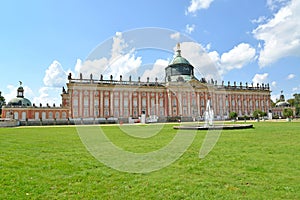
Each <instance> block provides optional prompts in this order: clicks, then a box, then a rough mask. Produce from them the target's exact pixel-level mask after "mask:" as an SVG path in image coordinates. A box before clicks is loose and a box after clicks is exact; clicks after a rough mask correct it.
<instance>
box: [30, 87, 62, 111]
mask: <svg viewBox="0 0 300 200" xmlns="http://www.w3.org/2000/svg"><path fill="white" fill-rule="evenodd" d="M60 93H61V88H54V87H41V88H40V89H39V93H38V96H34V97H33V98H31V99H32V103H35V105H36V106H39V105H40V104H42V105H43V106H46V104H47V103H48V104H49V106H53V104H54V103H55V106H59V105H60V104H61V98H60Z"/></svg>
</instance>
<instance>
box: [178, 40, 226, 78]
mask: <svg viewBox="0 0 300 200" xmlns="http://www.w3.org/2000/svg"><path fill="white" fill-rule="evenodd" d="M180 46H181V54H182V56H183V57H184V58H186V59H187V60H188V61H189V62H190V64H191V65H193V66H194V73H195V76H196V77H197V78H198V79H200V78H202V77H204V78H206V79H207V80H210V79H211V78H213V79H215V80H221V76H220V73H219V71H218V66H217V65H216V62H215V60H213V59H212V57H211V53H206V52H205V48H204V47H203V46H202V45H200V44H198V43H195V42H182V43H181V44H180ZM175 50H176V47H174V51H175Z"/></svg>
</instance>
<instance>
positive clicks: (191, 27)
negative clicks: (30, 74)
mask: <svg viewBox="0 0 300 200" xmlns="http://www.w3.org/2000/svg"><path fill="white" fill-rule="evenodd" d="M195 27H196V25H195V24H192V25H189V24H187V25H186V26H185V32H187V33H188V34H191V33H192V32H193V31H194V30H195Z"/></svg>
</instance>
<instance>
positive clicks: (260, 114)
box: [252, 110, 263, 119]
mask: <svg viewBox="0 0 300 200" xmlns="http://www.w3.org/2000/svg"><path fill="white" fill-rule="evenodd" d="M252 116H253V117H254V118H255V119H258V118H259V117H263V112H262V111H261V110H255V111H254V112H253V114H252Z"/></svg>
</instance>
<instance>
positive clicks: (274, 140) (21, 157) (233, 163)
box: [0, 121, 300, 199]
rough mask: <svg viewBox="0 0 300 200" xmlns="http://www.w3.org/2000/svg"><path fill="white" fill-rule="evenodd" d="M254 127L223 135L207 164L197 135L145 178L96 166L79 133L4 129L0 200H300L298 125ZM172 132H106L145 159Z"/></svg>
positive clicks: (109, 128) (61, 129)
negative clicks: (145, 136) (142, 135)
mask: <svg viewBox="0 0 300 200" xmlns="http://www.w3.org/2000/svg"><path fill="white" fill-rule="evenodd" d="M253 124H254V127H255V128H253V129H245V130H226V131H225V130H224V131H223V132H222V134H221V136H220V138H219V140H218V142H217V144H216V145H215V147H214V148H213V150H212V151H211V152H210V153H209V154H208V155H207V156H206V157H205V158H204V159H200V158H199V150H200V148H201V145H202V142H203V140H204V138H205V134H206V132H205V131H204V132H203V131H198V132H197V134H196V137H195V139H194V141H193V143H192V145H191V146H190V147H189V148H188V149H187V151H186V152H185V153H184V154H183V156H182V157H180V158H179V159H178V160H177V161H176V162H174V163H172V164H171V165H169V166H168V167H165V168H163V169H161V170H158V171H155V172H151V173H145V174H139V173H135V174H134V173H126V172H120V171H117V170H114V169H112V168H109V167H107V166H105V165H104V164H102V163H101V162H99V161H98V160H96V159H95V158H94V157H93V156H92V155H91V154H90V153H89V152H88V151H87V149H86V148H85V146H84V145H83V143H82V142H81V140H80V138H79V135H78V134H77V130H76V127H18V128H1V129H0V150H1V154H0V174H1V176H0V199H300V145H299V144H300V122H297V121H293V122H290V123H289V122H259V123H253ZM172 126H173V125H171V124H168V125H166V126H164V128H163V130H162V131H161V132H160V133H159V134H157V135H155V136H153V137H151V138H148V139H142V138H134V137H131V136H128V135H125V134H123V133H122V131H121V130H120V129H119V127H118V126H105V127H103V130H105V132H109V133H108V134H107V136H108V138H110V139H111V140H112V141H113V142H114V143H115V144H116V145H117V146H119V147H121V148H123V149H125V150H128V151H132V152H150V151H153V150H155V149H159V148H162V147H163V146H165V145H166V144H168V143H169V142H170V141H171V140H172V138H173V137H174V135H175V134H176V130H174V129H172ZM187 134H188V133H187Z"/></svg>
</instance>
